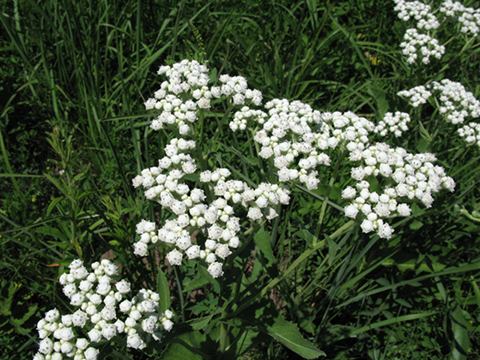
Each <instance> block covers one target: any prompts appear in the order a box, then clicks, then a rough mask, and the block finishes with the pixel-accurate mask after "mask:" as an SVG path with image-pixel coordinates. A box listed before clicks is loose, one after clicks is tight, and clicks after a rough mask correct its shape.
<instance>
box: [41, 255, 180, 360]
mask: <svg viewBox="0 0 480 360" xmlns="http://www.w3.org/2000/svg"><path fill="white" fill-rule="evenodd" d="M69 268H70V272H69V273H64V274H62V275H61V276H60V279H59V281H60V284H61V285H62V286H63V293H64V294H65V295H66V296H67V297H68V298H69V299H70V304H71V305H73V306H77V307H79V309H78V310H77V311H75V312H74V313H73V314H69V315H63V316H60V313H59V311H58V310H56V309H54V310H50V311H48V312H47V313H46V314H45V318H44V319H41V320H40V321H39V322H38V325H37V330H38V334H39V337H40V339H41V341H40V343H39V350H38V353H37V354H36V355H35V357H34V360H57V359H63V358H73V359H74V360H82V359H86V360H94V359H96V358H97V356H98V353H99V351H98V350H97V349H96V348H95V347H91V346H90V345H91V343H99V342H101V341H102V339H106V340H111V339H112V338H113V337H114V336H117V335H119V334H122V333H123V334H126V336H127V346H128V347H132V348H135V349H142V348H144V347H145V346H146V345H147V344H148V342H149V341H150V340H151V339H152V338H153V339H154V340H157V341H158V340H160V338H161V336H162V333H161V331H162V330H167V331H170V329H171V328H172V326H173V323H172V321H171V319H172V318H173V313H172V312H171V311H169V310H167V311H166V312H165V314H163V313H159V312H158V301H159V299H160V298H159V296H158V294H156V293H154V292H152V291H150V290H141V291H140V292H139V294H138V295H137V296H135V297H133V299H132V300H128V299H126V296H127V294H129V293H130V291H131V290H130V283H128V282H127V281H125V280H121V281H117V282H116V283H113V282H112V280H113V279H112V276H114V275H116V274H117V266H116V265H115V264H113V263H112V262H110V261H109V260H102V261H101V262H100V263H98V262H95V263H93V264H92V269H93V272H88V270H87V269H86V268H85V266H83V261H81V260H74V261H72V263H71V264H70V266H69ZM117 309H118V310H119V312H120V313H117ZM122 319H123V320H122ZM87 331H88V332H87ZM82 333H86V334H87V336H88V339H87V338H86V337H80V336H79V335H78V334H82Z"/></svg>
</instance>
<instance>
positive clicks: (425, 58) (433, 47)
mask: <svg viewBox="0 0 480 360" xmlns="http://www.w3.org/2000/svg"><path fill="white" fill-rule="evenodd" d="M404 40H405V41H404V42H402V43H401V44H400V47H401V48H402V49H403V50H402V53H403V55H405V56H407V62H408V63H409V64H413V63H415V62H416V61H417V60H420V61H422V62H423V63H424V64H428V63H429V62H430V57H434V58H436V59H441V58H442V56H443V54H444V53H445V46H443V45H440V44H439V43H438V40H437V39H435V38H432V37H431V36H430V35H428V34H422V33H419V32H418V30H417V29H408V30H407V31H406V33H405V36H404Z"/></svg>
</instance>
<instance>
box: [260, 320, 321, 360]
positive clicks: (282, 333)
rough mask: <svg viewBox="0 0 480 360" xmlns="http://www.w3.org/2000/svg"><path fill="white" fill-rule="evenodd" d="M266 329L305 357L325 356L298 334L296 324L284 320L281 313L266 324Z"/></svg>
mask: <svg viewBox="0 0 480 360" xmlns="http://www.w3.org/2000/svg"><path fill="white" fill-rule="evenodd" d="M266 329H267V332H268V334H269V335H270V336H272V337H273V338H274V339H276V340H278V341H280V342H281V343H282V344H283V345H285V346H286V347H287V348H289V349H290V350H292V351H294V352H296V353H297V354H298V355H300V356H302V357H303V358H305V359H316V358H318V357H320V356H326V354H325V353H324V352H323V351H321V350H318V349H317V348H316V347H315V346H314V345H313V344H312V343H311V342H310V341H308V340H306V339H305V338H304V337H303V336H302V334H300V331H299V329H298V327H297V324H293V323H290V322H288V321H285V320H284V319H283V317H282V315H279V316H278V317H277V318H276V319H275V322H274V323H273V325H267V326H266Z"/></svg>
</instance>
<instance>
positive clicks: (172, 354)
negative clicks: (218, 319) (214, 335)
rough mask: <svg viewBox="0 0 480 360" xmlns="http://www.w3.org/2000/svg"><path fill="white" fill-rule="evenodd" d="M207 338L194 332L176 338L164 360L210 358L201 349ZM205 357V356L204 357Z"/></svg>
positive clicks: (200, 359) (201, 359) (167, 350)
mask: <svg viewBox="0 0 480 360" xmlns="http://www.w3.org/2000/svg"><path fill="white" fill-rule="evenodd" d="M205 340H206V336H205V335H203V334H202V333H200V332H199V331H192V332H189V333H186V334H182V335H180V336H177V337H175V339H174V340H173V342H172V343H170V345H169V346H168V347H167V349H166V350H165V352H164V353H163V355H162V360H203V359H208V358H210V357H209V356H208V355H207V354H204V353H203V352H202V351H201V350H200V349H201V343H203V342H205ZM202 355H203V356H202Z"/></svg>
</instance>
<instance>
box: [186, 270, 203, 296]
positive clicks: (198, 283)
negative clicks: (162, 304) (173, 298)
mask: <svg viewBox="0 0 480 360" xmlns="http://www.w3.org/2000/svg"><path fill="white" fill-rule="evenodd" d="M207 284H210V281H209V280H208V279H207V278H205V277H204V276H203V275H202V274H200V273H197V275H196V276H195V277H194V278H193V280H192V281H190V282H189V283H188V285H187V286H186V287H185V288H184V289H183V292H188V291H192V290H195V289H198V288H199V287H202V286H205V285H207Z"/></svg>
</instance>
